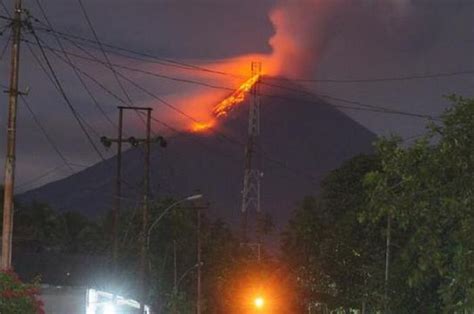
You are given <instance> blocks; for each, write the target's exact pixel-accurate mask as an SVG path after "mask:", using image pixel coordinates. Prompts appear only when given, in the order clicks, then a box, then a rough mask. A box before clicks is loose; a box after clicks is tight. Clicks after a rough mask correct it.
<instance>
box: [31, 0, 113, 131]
mask: <svg viewBox="0 0 474 314" xmlns="http://www.w3.org/2000/svg"><path fill="white" fill-rule="evenodd" d="M36 4H37V5H38V7H39V9H40V11H41V13H42V15H43V18H44V19H45V21H46V23H47V24H48V26H49V27H50V28H51V29H54V28H53V25H52V23H51V22H50V20H49V18H48V16H47V15H46V11H45V10H44V8H43V6H42V5H41V2H40V1H39V0H36ZM54 34H55V33H54ZM55 39H56V42H57V43H58V45H59V47H60V49H61V51H62V52H63V55H64V57H65V58H67V59H68V61H69V62H71V63H72V60H71V59H70V58H69V56H68V54H67V53H66V51H65V49H64V46H63V45H62V43H61V41H60V39H59V37H58V36H55ZM72 69H73V72H74V74H75V75H76V77H77V78H78V80H79V82H80V83H81V85H82V87H83V88H84V90H85V91H86V93H87V94H88V95H89V97H90V99H91V100H92V102H93V104H94V105H95V107H96V108H97V109H98V111H99V112H100V113H101V115H102V116H103V117H104V119H105V120H106V121H107V122H108V123H109V124H110V125H112V127H115V123H114V122H113V121H112V120H111V119H110V117H109V116H108V115H107V113H106V112H105V110H104V108H103V107H102V106H101V105H100V104H99V102H98V101H97V98H96V97H95V96H94V95H93V94H92V92H91V90H90V89H89V88H88V87H87V85H86V83H85V82H84V80H83V78H82V76H81V75H80V74H79V73H78V71H77V70H76V68H75V67H72Z"/></svg>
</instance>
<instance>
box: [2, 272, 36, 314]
mask: <svg viewBox="0 0 474 314" xmlns="http://www.w3.org/2000/svg"><path fill="white" fill-rule="evenodd" d="M0 313H11V314H43V313H44V311H43V304H42V302H41V300H40V299H39V298H38V289H37V288H36V286H35V285H30V284H24V283H22V282H21V281H20V279H19V278H18V277H17V275H16V274H15V273H14V272H12V271H6V270H3V271H0Z"/></svg>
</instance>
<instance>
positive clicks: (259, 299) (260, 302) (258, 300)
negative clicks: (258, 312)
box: [254, 297, 265, 309]
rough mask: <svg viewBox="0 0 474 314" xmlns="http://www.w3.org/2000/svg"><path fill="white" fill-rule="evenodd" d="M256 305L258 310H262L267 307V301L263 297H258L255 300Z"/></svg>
mask: <svg viewBox="0 0 474 314" xmlns="http://www.w3.org/2000/svg"><path fill="white" fill-rule="evenodd" d="M254 304H255V307H256V308H258V309H261V308H263V306H264V305H265V300H264V299H263V298H262V297H257V298H255V300H254Z"/></svg>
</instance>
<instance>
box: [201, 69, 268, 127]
mask: <svg viewBox="0 0 474 314" xmlns="http://www.w3.org/2000/svg"><path fill="white" fill-rule="evenodd" d="M260 76H261V75H260V74H256V75H254V76H252V77H251V78H249V79H248V80H247V81H245V82H244V83H243V84H242V85H240V86H239V88H237V89H236V90H235V91H234V92H233V93H232V94H230V95H229V96H228V97H226V98H225V99H224V100H222V101H221V102H220V103H218V104H217V105H216V106H214V108H213V110H212V116H213V117H212V118H211V120H210V121H208V122H195V123H194V124H193V126H192V131H193V132H203V131H206V130H208V129H210V128H212V127H213V126H214V125H215V124H216V119H219V118H223V117H225V116H227V114H228V113H229V112H230V111H232V109H234V108H235V106H237V105H238V104H240V103H242V102H243V101H244V100H245V96H246V95H247V93H248V92H249V91H250V90H251V89H252V87H253V86H254V85H255V84H256V83H257V82H258V80H259V79H260Z"/></svg>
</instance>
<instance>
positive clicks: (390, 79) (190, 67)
mask: <svg viewBox="0 0 474 314" xmlns="http://www.w3.org/2000/svg"><path fill="white" fill-rule="evenodd" d="M37 22H40V21H39V20H37ZM39 30H42V31H45V32H54V30H51V29H47V28H40V29H39ZM58 34H59V35H61V36H66V37H70V38H74V39H77V40H81V41H83V42H88V43H92V44H94V42H93V41H92V40H90V39H88V38H84V37H81V36H78V35H73V34H68V33H65V32H58ZM95 44H97V43H95ZM101 45H102V46H105V47H108V48H111V49H113V50H115V51H124V52H127V53H131V54H134V55H137V56H142V57H145V58H150V59H154V60H157V61H155V62H154V63H158V64H160V65H165V66H175V67H178V68H181V69H184V70H195V71H201V72H207V73H213V74H219V75H226V76H232V77H236V78H244V76H242V75H238V74H235V73H230V72H225V71H217V70H213V69H209V68H206V67H202V66H197V65H193V64H189V63H185V62H179V61H176V60H171V59H166V58H161V57H158V56H156V55H151V54H148V53H143V52H139V51H136V50H131V49H127V48H123V47H118V46H115V45H111V44H106V43H101ZM92 48H93V46H92ZM120 55H122V56H124V57H129V58H133V57H131V56H129V55H126V54H120ZM138 60H141V61H145V62H150V60H147V59H143V58H138ZM164 62H168V63H164ZM473 74H474V70H473V69H470V70H460V71H445V72H436V73H426V74H411V75H401V76H392V77H377V78H368V79H367V78H356V79H311V78H301V77H285V76H271V77H270V79H271V80H282V81H287V80H291V81H294V82H300V83H341V84H348V83H379V82H399V81H411V80H424V79H434V78H444V77H453V76H465V75H473Z"/></svg>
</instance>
